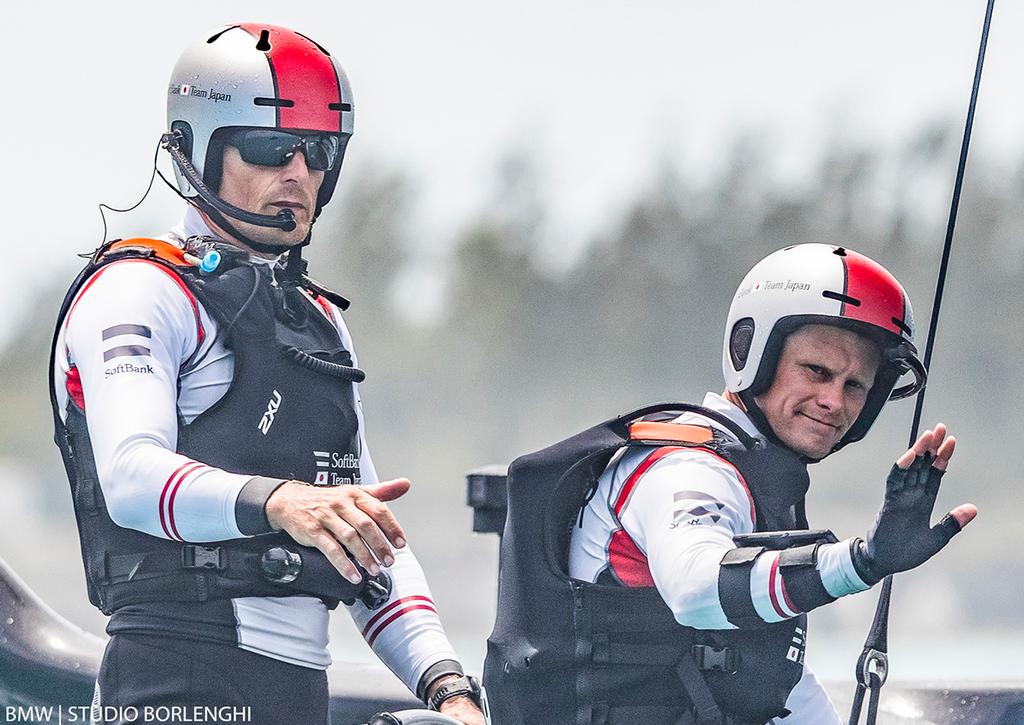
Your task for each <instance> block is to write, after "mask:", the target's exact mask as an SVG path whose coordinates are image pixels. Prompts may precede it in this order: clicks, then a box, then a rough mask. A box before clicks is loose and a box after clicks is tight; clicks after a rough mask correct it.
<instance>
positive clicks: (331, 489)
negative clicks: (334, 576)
mask: <svg viewBox="0 0 1024 725" xmlns="http://www.w3.org/2000/svg"><path fill="white" fill-rule="evenodd" d="M408 490H409V479H407V478H396V479H394V480H393V481H384V482H383V483H377V484H373V485H368V486H311V485H309V484H305V483H302V482H299V481H288V482H287V483H283V484H281V485H280V486H279V487H278V488H277V490H275V491H274V493H272V494H271V496H270V498H269V499H267V504H266V511H267V520H268V521H269V522H270V525H271V526H273V527H274V528H275V529H280V530H284V531H285V532H287V533H288V535H289V536H291V537H292V538H293V539H295V541H296V542H298V543H299V544H302V545H303V546H315V547H316V548H317V549H319V550H320V551H322V552H323V554H324V556H326V557H327V558H328V559H329V560H330V562H331V563H332V564H333V565H334V567H335V568H336V569H337V570H338V571H339V572H341V574H342V576H344V577H345V578H346V579H348V580H349V581H350V582H352V583H353V584H358V583H359V582H360V581H361V579H362V577H361V576H360V574H359V570H358V569H356V567H355V566H354V565H353V564H352V560H351V559H349V557H348V555H347V554H346V553H345V552H346V550H347V551H348V554H351V556H352V558H354V559H355V560H356V561H357V562H359V565H360V566H362V567H363V569H365V570H366V571H368V572H369V573H370V574H371V575H376V574H378V573H380V566H379V565H378V563H377V562H381V563H383V564H384V566H391V565H392V564H394V563H395V558H394V553H393V550H392V548H391V547H392V546H394V547H395V548H396V549H401V548H402V547H404V546H405V532H404V531H402V527H401V525H400V524H399V523H398V520H397V519H396V518H395V515H394V514H393V513H391V509H389V508H388V506H387V504H385V503H384V502H385V501H392V500H394V499H396V498H398V497H399V496H402V495H403V494H404V493H405V492H406V491H408Z"/></svg>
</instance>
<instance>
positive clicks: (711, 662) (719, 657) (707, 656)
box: [691, 644, 740, 675]
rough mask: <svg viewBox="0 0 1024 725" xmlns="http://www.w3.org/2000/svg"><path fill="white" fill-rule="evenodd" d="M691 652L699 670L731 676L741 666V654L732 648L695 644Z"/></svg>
mask: <svg viewBox="0 0 1024 725" xmlns="http://www.w3.org/2000/svg"><path fill="white" fill-rule="evenodd" d="M691 652H692V653H693V659H694V661H695V662H696V663H697V669H699V670H705V671H709V670H710V671H717V672H725V673H727V674H730V675H731V674H734V673H735V672H736V670H738V669H739V666H740V654H739V652H737V651H736V650H734V649H732V648H730V647H722V648H721V649H719V648H717V647H712V646H710V645H705V644H695V645H693V648H692V649H691Z"/></svg>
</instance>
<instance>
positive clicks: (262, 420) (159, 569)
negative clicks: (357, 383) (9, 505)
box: [51, 253, 360, 614]
mask: <svg viewBox="0 0 1024 725" xmlns="http://www.w3.org/2000/svg"><path fill="white" fill-rule="evenodd" d="M131 256H139V254H138V253H127V254H112V255H109V256H106V257H103V258H101V259H100V260H99V261H98V262H94V263H90V265H88V266H87V267H86V268H85V269H84V270H83V272H82V273H81V274H80V275H79V276H78V278H77V279H76V280H75V282H74V284H73V285H72V287H71V289H70V290H69V291H68V294H67V297H66V299H65V303H64V305H63V306H62V309H61V314H60V316H59V319H58V321H57V329H58V330H59V329H60V326H61V325H62V324H63V322H64V317H65V315H66V313H67V308H68V306H69V304H70V302H71V300H73V299H74V296H75V294H76V293H77V292H78V290H79V289H80V288H81V287H82V285H84V284H85V283H86V281H87V280H88V279H89V278H90V277H91V276H92V275H93V274H95V273H96V272H97V271H98V270H99V269H100V268H101V267H103V266H104V265H105V264H109V263H111V262H114V261H118V260H119V259H124V258H125V257H131ZM149 258H150V259H152V260H153V261H158V262H160V263H161V264H164V265H165V266H166V267H167V268H168V269H170V270H171V271H172V272H173V273H174V274H176V275H177V276H178V277H180V278H181V279H182V280H183V281H184V282H185V284H186V285H187V286H188V288H189V289H190V290H191V291H192V292H193V293H194V294H195V295H196V297H197V298H198V299H199V301H200V302H201V304H202V305H203V306H204V307H205V309H206V310H207V311H208V312H209V313H210V315H211V316H212V317H213V318H214V319H215V320H216V322H217V324H218V329H219V332H220V334H222V335H224V336H225V344H226V345H227V347H228V348H229V349H230V350H231V351H232V352H233V353H234V365H235V368H234V378H233V380H232V383H231V385H230V387H229V389H228V391H227V392H226V393H225V394H224V396H223V397H222V398H221V399H220V400H219V401H218V402H217V403H216V404H215V405H213V406H212V407H211V408H210V409H208V410H207V411H205V412H204V413H203V414H201V415H200V416H199V417H197V418H196V419H195V420H193V421H192V422H191V423H189V424H186V423H185V422H184V421H179V436H178V447H177V452H178V453H181V454H183V455H185V456H187V457H189V458H192V459H194V460H197V461H200V462H202V463H205V464H207V465H210V466H214V467H217V468H221V469H224V470H227V471H231V472H234V473H240V474H247V475H254V476H257V475H259V476H267V477H273V478H282V479H296V480H300V481H305V482H308V483H316V484H319V485H329V486H336V485H341V484H346V483H358V482H359V454H360V451H359V431H358V424H357V417H356V409H355V400H354V394H353V389H352V384H351V382H350V381H346V380H341V379H338V378H337V377H333V376H331V375H325V374H324V373H323V372H318V371H316V370H314V369H312V368H311V367H310V366H309V365H307V364H302V363H300V362H297V361H296V359H295V357H296V356H295V354H294V353H293V352H289V348H297V349H298V350H301V351H305V352H306V353H307V354H313V355H314V356H315V357H317V358H319V359H321V360H326V361H328V362H331V363H335V364H337V365H342V366H348V367H350V366H351V365H352V357H351V354H350V353H349V351H347V350H346V349H345V348H344V346H343V344H342V342H341V339H340V336H339V334H338V332H337V329H336V328H335V327H334V325H333V324H332V323H331V322H330V321H329V320H327V319H326V317H325V316H324V315H323V314H321V313H320V312H319V311H318V310H317V309H316V307H314V305H313V304H312V303H310V302H309V300H308V299H306V298H305V297H304V296H303V295H302V293H301V292H299V290H298V289H296V288H294V287H292V288H287V287H285V288H282V287H278V286H275V285H273V284H272V276H271V270H270V267H269V266H268V265H262V264H255V263H247V264H244V263H243V264H240V265H239V266H235V267H233V268H229V269H226V270H223V271H222V272H221V273H219V274H215V275H209V276H206V275H200V274H199V273H198V271H196V270H195V269H194V268H190V267H180V266H176V265H172V264H168V263H165V262H163V261H161V260H159V259H156V258H154V257H149ZM52 368H53V365H52V361H51V370H52ZM53 404H54V420H55V428H56V430H55V439H56V441H57V444H58V446H59V447H60V449H61V454H62V456H63V458H64V464H65V468H66V469H67V473H68V479H69V481H70V484H71V491H72V496H73V501H74V509H75V516H76V519H77V521H78V528H79V534H80V539H81V548H82V557H83V561H84V564H85V570H86V580H87V584H88V589H89V599H90V601H91V602H92V603H93V604H94V605H95V606H97V607H99V608H100V609H101V610H102V611H103V612H104V613H106V614H110V613H112V612H113V611H114V610H116V609H118V608H119V607H123V606H126V605H131V604H138V603H146V602H174V601H181V602H202V601H207V600H213V599H225V598H231V597H242V596H290V595H295V594H302V593H304V592H301V591H295V589H293V588H285V587H282V586H280V585H276V584H272V583H270V582H267V581H266V580H264V579H263V578H262V577H261V576H260V575H259V574H258V570H257V569H258V556H259V553H261V552H263V551H265V550H267V549H268V548H270V547H272V546H275V545H277V544H280V543H286V544H289V545H290V546H291V547H292V548H294V547H295V544H294V542H293V541H292V540H291V538H290V537H288V536H287V535H286V534H284V533H277V534H266V535H260V536H256V537H251V538H245V539H236V540H231V541H225V542H213V543H204V544H203V546H205V547H211V548H213V547H218V548H220V549H221V552H220V558H221V563H223V564H224V566H223V567H220V568H209V569H203V568H199V569H196V568H185V567H182V566H180V565H179V562H181V561H182V556H183V548H185V547H184V545H183V544H182V543H180V542H175V541H171V540H168V539H163V538H158V537H155V536H150V535H148V534H145V533H143V532H140V531H136V530H132V529H126V528H122V527H120V526H117V525H116V524H115V523H114V522H113V521H112V520H111V518H110V516H109V514H108V512H107V508H106V505H105V502H104V500H103V493H102V490H101V488H100V485H99V481H98V478H97V474H96V466H95V462H94V460H93V456H92V445H91V443H90V440H89V432H88V427H87V424H86V415H87V411H82V410H80V409H79V408H78V407H77V406H76V405H75V404H74V403H73V402H71V401H69V402H68V407H67V411H66V414H67V417H66V424H64V423H62V422H61V419H60V416H59V415H58V411H57V410H56V402H55V399H54V403H53ZM304 551H305V553H304V554H303V558H304V561H305V564H304V566H305V569H304V571H306V570H308V571H310V572H312V571H318V572H324V573H326V575H329V576H336V577H337V578H338V579H339V581H342V582H343V581H344V580H343V579H342V578H341V575H340V574H338V573H337V572H336V571H334V570H333V568H332V567H331V565H330V564H329V563H327V561H326V559H325V558H324V557H322V555H321V554H319V552H317V551H315V550H311V549H306V550H304ZM321 559H322V561H321ZM321 565H323V566H321ZM303 576H305V574H304V575H303ZM325 601H326V602H327V603H328V605H329V606H333V605H336V603H337V602H336V600H331V599H327V598H325Z"/></svg>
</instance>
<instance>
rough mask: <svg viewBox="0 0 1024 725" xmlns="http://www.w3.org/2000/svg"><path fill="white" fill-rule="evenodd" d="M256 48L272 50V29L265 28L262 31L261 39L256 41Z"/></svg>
mask: <svg viewBox="0 0 1024 725" xmlns="http://www.w3.org/2000/svg"><path fill="white" fill-rule="evenodd" d="M256 50H263V51H267V50H270V31H269V30H266V29H264V30H261V31H260V40H259V42H258V43H256Z"/></svg>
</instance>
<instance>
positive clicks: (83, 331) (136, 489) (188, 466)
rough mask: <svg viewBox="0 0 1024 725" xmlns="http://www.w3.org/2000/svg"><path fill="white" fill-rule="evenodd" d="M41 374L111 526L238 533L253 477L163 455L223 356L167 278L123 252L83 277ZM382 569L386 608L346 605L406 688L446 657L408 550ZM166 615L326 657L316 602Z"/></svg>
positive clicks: (365, 466) (216, 379) (213, 328)
mask: <svg viewBox="0 0 1024 725" xmlns="http://www.w3.org/2000/svg"><path fill="white" fill-rule="evenodd" d="M194 235H209V236H212V233H211V231H210V230H209V228H208V227H207V226H206V225H205V223H204V222H203V220H202V218H201V217H200V216H199V215H198V214H197V213H196V212H195V211H194V210H192V209H189V211H188V213H187V214H186V217H185V219H184V221H183V222H182V224H181V225H179V226H178V227H177V228H175V229H174V230H172V232H171V233H170V234H168V235H166V236H165V237H163V238H162V239H164V241H170V242H172V243H176V244H179V245H180V244H181V243H182V242H183V240H184V239H186V238H188V237H190V236H194ZM318 303H319V304H318ZM310 304H312V305H314V306H315V307H316V308H317V309H318V310H319V311H320V313H322V314H324V315H325V316H326V317H327V318H328V319H330V320H331V321H332V322H333V323H334V324H335V326H336V327H337V330H338V333H339V335H340V336H341V340H342V342H343V343H344V345H345V347H346V349H348V350H349V351H352V340H351V336H350V335H349V332H348V329H347V328H346V326H345V323H344V320H343V319H342V316H341V311H340V310H339V309H338V308H337V307H336V306H334V305H332V304H330V303H328V302H326V301H324V300H322V299H320V300H318V301H317V302H314V301H313V299H312V298H310ZM352 355H353V364H356V365H357V364H358V363H357V362H356V359H355V353H354V352H352ZM55 368H56V369H55V381H56V394H57V399H58V405H59V409H60V410H61V412H62V415H63V414H64V411H65V410H66V407H67V405H68V404H69V401H70V402H71V404H73V405H77V406H78V407H79V408H81V409H83V410H84V411H85V414H86V420H87V424H88V429H89V436H90V438H91V441H92V447H93V455H94V458H95V461H96V469H97V474H98V477H99V482H100V486H101V489H102V492H103V497H104V500H105V502H106V505H107V509H108V512H109V514H110V516H111V518H112V519H113V520H114V522H115V523H116V524H118V525H119V526H123V527H126V528H130V529H136V530H139V531H143V532H145V533H147V534H150V535H152V536H157V537H160V538H165V539H172V540H179V541H188V542H204V541H218V540H223V539H233V538H241V537H242V536H243V534H242V532H241V531H240V530H239V527H238V524H237V522H236V520H235V501H236V499H237V497H238V494H239V491H240V490H241V489H242V487H243V486H244V485H245V484H246V483H247V482H248V481H250V480H251V479H252V477H253V475H255V474H257V473H258V472H257V471H253V472H229V471H225V470H220V469H218V468H215V467H212V466H208V465H206V464H205V463H204V462H202V461H193V460H191V459H189V458H187V457H186V456H183V455H181V454H179V453H176V452H175V448H176V444H177V439H178V426H179V424H180V423H185V424H187V423H190V422H192V421H193V420H194V419H195V418H196V417H197V416H199V415H200V414H201V413H203V412H204V411H206V410H208V409H209V408H210V407H211V406H213V405H214V404H215V403H217V401H219V400H220V399H221V397H222V396H223V395H224V394H225V393H226V392H227V390H228V388H229V386H230V384H231V381H232V379H233V375H234V358H233V354H232V353H231V351H230V350H228V349H227V348H226V347H225V346H224V344H223V341H222V339H221V337H220V335H219V334H218V328H217V324H216V322H215V321H214V320H213V319H212V318H211V316H210V315H209V314H208V313H207V311H206V310H205V309H204V308H203V305H202V304H201V303H200V302H199V301H198V300H197V299H196V298H195V297H194V296H193V295H192V294H191V292H190V291H189V290H188V289H187V288H186V287H185V286H184V285H183V284H182V283H181V281H180V280H179V279H178V278H177V277H176V276H175V275H174V274H173V273H172V272H170V271H169V270H167V269H166V268H164V267H162V266H160V265H159V264H157V263H155V262H151V261H147V260H136V259H133V260H122V261H117V262H114V263H112V264H109V265H107V266H106V267H104V268H103V269H102V270H100V271H99V272H98V273H96V274H94V275H93V276H92V277H91V278H90V280H89V281H88V282H87V283H86V284H85V285H84V286H83V287H82V289H81V290H80V291H79V293H78V295H77V297H76V299H75V300H74V301H73V303H72V307H71V308H70V310H69V313H68V315H67V316H66V318H65V322H64V325H63V327H62V329H61V330H60V331H59V335H58V339H57V343H56V355H55ZM353 386H354V397H355V401H356V412H357V416H358V419H359V435H360V451H361V453H360V457H359V471H360V476H361V483H363V484H373V483H376V482H377V481H378V479H377V473H376V470H375V469H374V466H373V461H372V460H371V458H370V454H369V449H368V447H367V445H366V441H365V437H364V425H363V419H362V406H361V403H360V399H359V394H358V386H355V384H353ZM389 572H390V574H391V577H392V579H393V582H394V587H393V591H392V594H391V597H390V599H389V600H388V602H387V603H386V604H385V605H384V606H383V607H381V608H380V609H377V610H376V611H372V612H371V611H369V610H367V609H366V608H365V607H364V606H363V605H362V604H360V603H356V604H354V605H352V606H351V607H349V612H350V613H351V615H352V617H353V619H354V620H355V622H356V624H357V626H358V627H359V628H360V629H361V630H362V632H363V635H364V637H365V639H366V641H367V642H368V643H369V644H370V645H371V647H372V648H373V650H374V651H375V652H376V654H377V655H378V656H379V657H380V658H381V659H382V660H383V661H384V662H385V663H386V664H387V665H388V666H389V667H390V668H391V669H392V670H393V671H394V672H395V673H396V675H398V677H399V678H400V679H401V680H402V681H403V682H405V684H406V685H407V686H409V688H410V689H411V690H413V691H415V688H416V685H417V683H418V682H419V679H420V677H421V676H422V674H423V673H424V672H425V671H426V669H427V668H428V667H429V666H430V665H432V664H434V663H436V662H438V661H440V660H446V659H457V658H456V655H455V652H454V650H453V649H452V647H451V645H450V644H449V642H448V640H447V637H446V636H445V634H444V630H443V628H442V626H441V622H440V620H439V618H438V616H437V612H436V608H435V606H434V603H433V598H432V596H431V593H430V589H429V587H428V586H427V583H426V580H425V577H424V575H423V572H422V570H421V569H420V566H419V564H418V562H417V561H416V558H415V556H414V555H413V554H412V552H411V551H410V550H409V548H408V547H406V548H403V549H399V550H396V551H395V564H394V565H393V566H392V567H391V568H390V570H389ZM129 609H130V608H129ZM178 611H179V612H180V622H178V621H176V622H174V624H175V625H177V624H181V623H184V628H183V631H182V635H183V636H191V637H198V638H210V639H216V640H220V641H230V642H233V643H234V644H237V646H239V647H241V648H243V649H247V650H250V651H253V652H257V653H259V654H262V655H265V656H267V657H272V658H274V659H278V660H282V661H285V662H290V663H293V664H297V665H301V666H305V667H311V668H316V669H324V668H326V667H327V666H328V665H329V664H330V661H331V660H330V656H329V654H328V651H327V643H328V635H327V623H328V611H327V609H326V607H325V606H324V604H323V602H321V601H320V600H319V599H317V598H313V597H301V596H296V597H281V598H258V597H249V598H237V599H232V600H228V601H226V602H218V603H204V604H202V605H198V604H188V605H181V606H180V607H178ZM121 614H122V613H121V612H120V611H119V612H118V613H117V614H116V615H115V619H116V618H117V617H118V616H119V615H121ZM133 617H134V619H133ZM121 619H122V622H121V625H119V626H121V627H124V628H127V629H131V628H132V627H135V626H141V627H143V628H145V627H146V624H145V623H144V622H143V621H142V617H141V615H139V616H135V615H134V614H133V613H132V612H131V611H127V612H125V613H124V614H123V616H122V617H121ZM193 620H194V621H193ZM108 631H109V630H108ZM119 631H124V630H123V629H122V630H119Z"/></svg>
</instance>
